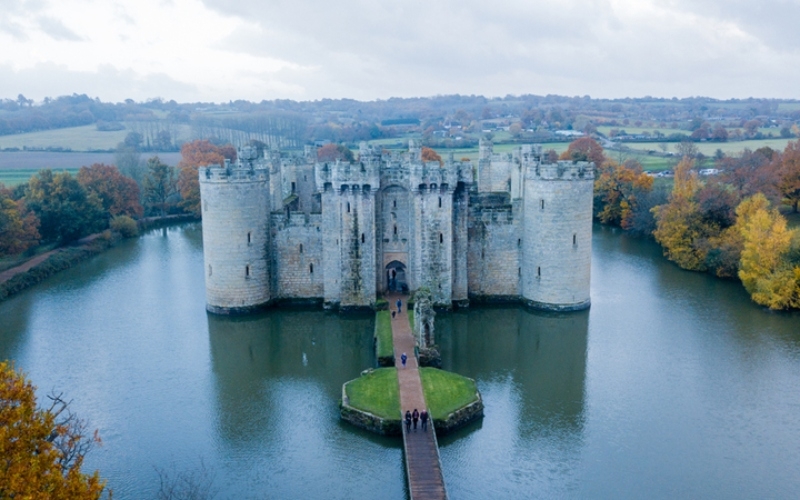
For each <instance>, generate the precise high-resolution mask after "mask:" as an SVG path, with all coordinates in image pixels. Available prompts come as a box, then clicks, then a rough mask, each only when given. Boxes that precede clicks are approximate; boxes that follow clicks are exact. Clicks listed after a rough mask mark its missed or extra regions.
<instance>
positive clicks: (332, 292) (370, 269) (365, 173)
mask: <svg viewBox="0 0 800 500" xmlns="http://www.w3.org/2000/svg"><path fill="white" fill-rule="evenodd" d="M379 169H380V164H379V163H377V162H375V163H373V162H370V161H358V162H354V163H350V162H345V161H336V162H334V163H326V164H322V165H319V164H318V165H317V167H316V171H315V175H316V181H317V188H318V189H320V190H321V195H322V221H323V223H322V233H323V234H322V238H323V248H324V254H323V263H324V266H325V271H324V272H325V290H324V303H325V305H326V307H335V306H337V305H338V306H339V307H341V308H344V309H350V308H359V307H369V306H372V305H373V304H374V303H375V297H376V293H377V290H376V281H377V276H376V270H377V264H376V261H375V256H376V248H375V234H376V233H375V195H376V193H377V190H378V188H379V186H380V172H379Z"/></svg>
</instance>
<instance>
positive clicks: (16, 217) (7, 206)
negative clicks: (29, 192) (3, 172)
mask: <svg viewBox="0 0 800 500" xmlns="http://www.w3.org/2000/svg"><path fill="white" fill-rule="evenodd" d="M39 237H40V236H39V219H38V218H37V217H36V215H35V214H34V213H33V212H32V211H30V210H28V208H27V207H26V206H25V202H24V200H15V199H14V197H13V195H12V192H11V190H10V189H7V188H6V187H5V186H4V185H3V184H0V256H3V255H12V254H17V253H20V252H24V251H25V250H27V249H29V248H31V247H34V246H36V245H38V244H39Z"/></svg>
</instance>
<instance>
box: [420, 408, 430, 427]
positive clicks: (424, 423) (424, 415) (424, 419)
mask: <svg viewBox="0 0 800 500" xmlns="http://www.w3.org/2000/svg"><path fill="white" fill-rule="evenodd" d="M419 420H420V422H422V430H423V431H427V430H428V410H426V409H424V408H423V409H422V413H420V414H419Z"/></svg>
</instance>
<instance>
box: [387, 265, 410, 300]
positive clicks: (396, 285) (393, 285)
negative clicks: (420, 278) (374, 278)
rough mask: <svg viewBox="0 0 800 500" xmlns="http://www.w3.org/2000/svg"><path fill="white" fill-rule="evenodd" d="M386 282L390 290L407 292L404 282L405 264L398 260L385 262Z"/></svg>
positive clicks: (406, 285)
mask: <svg viewBox="0 0 800 500" xmlns="http://www.w3.org/2000/svg"><path fill="white" fill-rule="evenodd" d="M385 272H386V283H387V289H388V291H390V292H402V293H407V292H408V283H407V282H406V266H405V265H404V264H403V263H402V262H400V261H399V260H393V261H391V262H389V263H388V264H386V269H385Z"/></svg>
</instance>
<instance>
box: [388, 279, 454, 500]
mask: <svg viewBox="0 0 800 500" xmlns="http://www.w3.org/2000/svg"><path fill="white" fill-rule="evenodd" d="M386 298H387V300H388V301H389V305H390V308H391V310H397V306H396V303H397V299H398V298H399V299H400V300H402V301H403V309H402V312H401V313H400V314H398V315H397V317H395V319H393V320H392V343H393V345H394V356H395V366H397V377H398V379H399V382H400V408H401V413H402V414H403V415H405V412H406V410H408V411H411V412H413V411H414V408H416V409H417V410H419V412H420V413H422V409H423V408H427V406H426V405H425V396H424V395H423V394H422V380H420V377H419V367H418V366H417V358H416V356H414V346H415V342H414V335H413V334H412V331H411V325H410V324H409V322H408V309H407V305H408V301H407V299H408V297H407V296H405V295H396V294H392V295H388V296H387V297H386ZM403 353H406V355H407V356H408V360H407V361H406V366H405V368H404V367H403V363H402V362H401V360H400V356H401V355H402V354H403ZM401 420H402V415H401ZM403 447H404V449H405V459H406V473H407V475H408V490H409V492H410V493H411V500H427V499H440V500H443V499H446V498H447V491H446V490H445V487H444V478H443V477H442V464H441V461H440V460H439V444H438V442H437V441H436V432H434V429H433V420H432V419H431V420H429V421H428V430H427V431H423V430H422V428H421V425H419V424H418V425H417V429H416V430H414V428H413V425H412V428H411V430H410V431H406V427H405V424H403Z"/></svg>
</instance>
